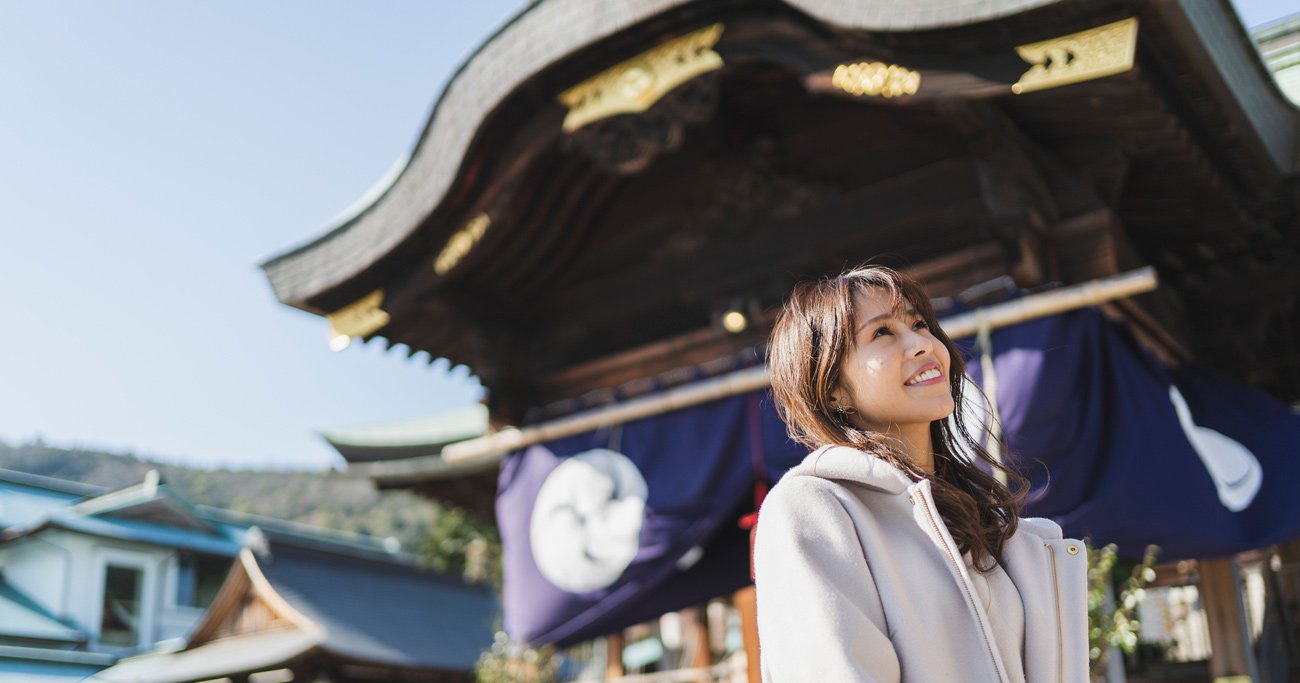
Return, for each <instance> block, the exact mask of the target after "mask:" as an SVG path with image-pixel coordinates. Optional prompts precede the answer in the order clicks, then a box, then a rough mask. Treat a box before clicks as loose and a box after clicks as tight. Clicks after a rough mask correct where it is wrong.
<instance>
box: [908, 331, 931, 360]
mask: <svg viewBox="0 0 1300 683" xmlns="http://www.w3.org/2000/svg"><path fill="white" fill-rule="evenodd" d="M910 334H911V335H912V338H911V339H910V340H909V341H910V342H911V349H912V357H913V358H919V357H921V356H924V355H926V354H930V355H934V339H933V338H932V337H930V336H929V335H925V334H921V333H919V332H916V331H913V332H911V333H910Z"/></svg>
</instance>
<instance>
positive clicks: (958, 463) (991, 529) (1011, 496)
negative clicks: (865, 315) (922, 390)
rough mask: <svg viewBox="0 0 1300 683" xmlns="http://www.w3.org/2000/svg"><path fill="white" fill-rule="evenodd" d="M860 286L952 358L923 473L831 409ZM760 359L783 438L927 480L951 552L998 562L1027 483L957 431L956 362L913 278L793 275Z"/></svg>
mask: <svg viewBox="0 0 1300 683" xmlns="http://www.w3.org/2000/svg"><path fill="white" fill-rule="evenodd" d="M869 288H870V289H878V290H882V291H883V292H884V293H885V294H886V295H888V296H890V297H892V304H893V305H894V306H900V305H902V304H903V303H904V302H906V303H908V304H911V306H912V307H913V308H915V309H916V313H917V315H919V316H920V317H921V318H922V319H924V320H925V323H926V324H927V325H928V326H929V328H930V331H931V332H932V333H933V334H934V337H935V339H937V340H939V342H940V343H942V344H943V345H944V346H945V347H947V349H948V354H949V356H951V358H952V361H951V364H950V366H949V372H948V384H949V388H950V390H951V392H952V398H953V402H954V403H955V408H954V410H953V415H952V418H951V419H941V420H935V421H934V422H931V423H930V437H931V441H932V447H933V448H934V455H935V458H934V474H933V476H931V475H928V474H927V473H926V472H924V471H922V470H921V469H920V468H918V467H916V466H915V465H914V464H913V463H912V461H911V460H910V459H909V458H908V457H907V456H906V455H903V454H901V453H899V452H898V451H897V450H896V448H895V446H894V445H893V444H894V441H893V439H892V438H891V437H890V436H888V435H886V434H883V433H880V432H872V431H866V430H862V429H859V428H857V427H855V426H854V425H853V424H851V423H850V422H849V421H848V420H847V419H845V418H844V416H843V414H842V413H839V414H837V413H836V412H835V410H834V407H833V406H834V404H833V402H832V400H831V396H832V395H833V393H834V391H835V390H836V389H837V388H838V387H840V381H841V370H842V368H843V365H844V359H845V357H846V356H847V355H848V353H849V351H850V350H851V348H852V346H853V339H854V335H853V330H855V329H857V323H856V322H855V312H854V305H853V302H854V300H855V298H856V296H857V294H858V293H859V292H861V291H863V290H866V289H869ZM768 365H769V366H770V368H771V373H772V394H773V396H774V397H775V400H776V406H777V409H778V410H779V411H780V413H781V418H782V419H783V420H784V421H785V424H786V427H787V429H788V431H789V433H790V438H792V439H794V440H796V441H798V442H800V443H802V444H804V445H806V446H808V447H809V448H817V447H820V446H824V445H836V446H849V447H852V448H856V449H859V450H863V451H867V452H869V453H871V454H872V455H874V456H876V457H879V458H881V459H882V460H885V461H886V462H889V463H890V464H892V465H894V466H895V467H897V468H898V469H900V470H902V471H903V472H905V473H907V475H908V476H909V477H911V478H912V479H913V480H920V479H922V478H927V477H928V478H930V480H931V489H932V491H933V493H934V500H935V504H936V505H937V506H938V508H939V514H940V516H942V517H943V521H944V522H945V523H946V524H947V526H948V530H949V531H950V532H951V533H952V537H953V540H955V541H956V542H957V546H958V548H959V549H960V551H961V552H963V553H965V552H970V553H971V556H972V558H974V560H975V566H976V567H977V568H978V569H979V570H980V571H985V572H987V571H991V570H992V569H993V564H992V563H990V562H988V561H987V560H988V558H992V559H993V560H994V561H996V562H999V563H1001V562H1002V548H1003V545H1004V544H1005V543H1006V540H1007V539H1008V538H1010V537H1011V535H1012V534H1013V533H1015V530H1016V524H1017V520H1018V518H1019V514H1020V506H1021V503H1022V502H1023V501H1024V499H1025V495H1026V492H1027V491H1028V489H1029V483H1028V481H1026V480H1025V478H1024V477H1022V476H1020V474H1019V473H1017V472H1015V471H1013V470H1011V469H1010V468H1008V467H1005V466H1004V465H1003V464H1002V463H1000V462H998V461H997V460H995V459H994V458H993V457H992V456H990V455H989V453H988V451H987V450H985V448H984V447H983V446H982V445H981V443H980V440H979V439H977V438H975V436H974V435H972V434H971V433H970V431H969V430H968V429H967V427H966V422H965V419H964V413H965V411H966V409H967V405H966V404H965V401H964V397H963V391H964V387H965V384H966V383H965V381H964V379H963V378H964V377H965V375H966V363H965V361H964V360H963V359H962V355H961V353H960V352H959V351H958V350H957V348H956V347H955V346H954V345H953V343H952V340H951V339H949V338H948V335H947V334H946V333H945V332H944V331H943V330H942V329H941V328H940V327H939V323H938V321H937V320H935V316H934V307H933V306H931V305H930V299H929V297H927V296H926V294H925V292H924V290H922V288H921V286H920V284H918V283H917V282H916V281H915V280H912V279H911V278H909V277H907V276H905V275H903V274H901V273H898V272H897V271H894V270H893V269H890V268H886V267H883V266H865V267H861V268H856V269H853V270H849V271H846V272H844V273H843V274H841V275H839V276H837V277H833V278H822V279H820V280H815V281H806V282H801V283H799V284H798V285H796V286H795V288H794V291H793V292H792V293H791V294H790V297H789V299H787V300H786V303H785V306H784V307H783V308H782V310H781V312H780V314H779V315H778V316H777V319H776V323H775V325H774V327H773V329H772V342H771V344H770V345H769V346H768ZM979 463H982V464H983V465H984V466H986V467H987V468H988V471H986V470H985V469H983V468H981V467H980V464H979ZM995 471H1001V472H1002V473H1004V474H1005V476H1006V481H1007V483H1006V484H1003V483H1002V482H1000V481H998V480H997V479H996V478H995V477H994V476H993V475H992V474H991V472H995Z"/></svg>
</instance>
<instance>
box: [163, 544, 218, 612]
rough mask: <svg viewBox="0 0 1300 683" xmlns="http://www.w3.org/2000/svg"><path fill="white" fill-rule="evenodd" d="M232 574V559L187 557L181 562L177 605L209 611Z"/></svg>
mask: <svg viewBox="0 0 1300 683" xmlns="http://www.w3.org/2000/svg"><path fill="white" fill-rule="evenodd" d="M229 573H230V558H228V557H212V556H208V555H186V556H183V557H182V558H181V561H180V574H179V581H178V582H177V587H176V589H177V592H176V604H178V605H183V606H185V607H201V608H204V609H207V607H208V606H209V605H211V604H212V600H213V598H215V597H217V592H218V591H219V590H221V585H222V584H223V583H224V582H225V580H226V574H229Z"/></svg>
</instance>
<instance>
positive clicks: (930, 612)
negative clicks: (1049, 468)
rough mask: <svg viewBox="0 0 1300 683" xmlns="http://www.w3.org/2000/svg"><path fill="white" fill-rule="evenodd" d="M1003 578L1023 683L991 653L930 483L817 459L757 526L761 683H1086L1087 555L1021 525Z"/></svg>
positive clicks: (886, 469)
mask: <svg viewBox="0 0 1300 683" xmlns="http://www.w3.org/2000/svg"><path fill="white" fill-rule="evenodd" d="M1002 567H1003V569H1004V570H1005V571H1006V573H1007V575H1008V577H1009V578H1010V579H1011V581H1012V583H1014V584H1015V586H1016V589H1017V590H1018V591H1019V593H1020V597H1021V601H1022V603H1023V606H1024V615H1025V621H1024V634H1025V638H1024V644H1023V655H1024V657H1023V663H1024V672H1025V678H1024V679H1023V681H1022V680H1021V679H1019V678H1018V677H1016V678H1015V679H1014V680H1013V679H1012V678H1011V677H1010V676H1009V675H1008V674H1007V667H1006V666H1005V665H1004V663H1003V661H1002V658H1001V656H1000V655H999V649H998V647H996V646H995V645H994V643H993V642H992V640H991V639H992V631H991V626H990V624H989V616H988V614H987V613H986V611H985V609H984V606H983V604H981V603H980V602H979V600H978V599H976V598H975V594H976V591H975V587H974V585H973V583H972V581H971V577H970V574H969V571H971V570H969V569H968V568H967V567H966V564H965V563H964V562H963V561H962V559H961V556H960V555H959V551H958V550H957V544H956V543H955V542H953V539H952V536H951V535H950V534H949V532H948V529H947V527H946V526H945V525H944V523H943V519H942V518H941V517H940V516H939V513H938V509H937V508H936V507H935V504H934V498H933V496H932V495H931V492H930V482H929V481H928V480H922V481H919V482H913V481H911V480H910V479H909V478H908V477H907V475H905V474H904V473H903V472H902V471H900V470H899V469H898V468H896V467H894V466H892V465H890V464H888V463H886V462H885V461H883V460H880V459H879V458H876V457H873V456H871V455H869V454H867V453H864V452H862V451H858V450H854V449H851V448H843V447H835V448H822V449H819V450H817V451H814V452H813V453H811V454H810V455H809V456H808V457H807V458H806V459H805V460H804V461H803V463H801V464H800V465H799V466H798V467H796V468H794V469H792V470H790V471H789V472H788V473H786V475H785V476H784V477H783V478H782V479H781V481H780V483H778V484H777V485H776V486H775V487H774V488H773V489H772V492H771V493H770V494H768V497H767V499H766V500H765V501H764V502H763V510H762V514H761V517H760V521H759V524H758V531H757V535H756V538H755V548H754V572H755V583H756V586H757V590H758V631H759V645H760V653H761V658H762V671H763V681H764V682H765V683H794V682H796V681H809V682H815V683H823V682H825V683H853V682H856V681H864V682H865V681H872V682H876V681H893V682H897V681H909V682H913V683H947V682H949V681H954V682H955V681H961V682H962V683H984V682H989V683H1026V682H1027V683H1057V682H1060V683H1086V681H1088V635H1087V634H1088V615H1087V612H1088V607H1087V602H1088V598H1087V558H1086V556H1085V552H1084V549H1083V544H1082V543H1080V542H1078V541H1074V540H1070V539H1064V538H1062V537H1061V529H1060V527H1059V526H1057V525H1056V524H1055V523H1054V522H1051V521H1050V520H1046V519H1022V520H1021V521H1020V524H1019V526H1018V528H1017V531H1016V533H1015V534H1014V535H1013V536H1012V537H1011V538H1010V539H1008V540H1007V543H1006V545H1005V547H1004V549H1003V562H1002ZM993 609H997V605H993ZM1004 650H1005V648H1004Z"/></svg>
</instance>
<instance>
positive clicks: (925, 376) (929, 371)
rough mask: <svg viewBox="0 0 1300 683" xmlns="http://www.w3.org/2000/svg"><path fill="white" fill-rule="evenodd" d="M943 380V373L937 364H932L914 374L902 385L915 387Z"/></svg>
mask: <svg viewBox="0 0 1300 683" xmlns="http://www.w3.org/2000/svg"><path fill="white" fill-rule="evenodd" d="M942 381H943V373H942V372H940V371H939V366H937V365H932V366H930V367H928V368H926V369H924V370H922V371H920V372H918V373H916V375H914V376H913V377H912V379H909V380H907V381H906V382H904V385H906V386H909V387H915V386H920V385H925V384H934V383H936V382H942Z"/></svg>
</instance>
